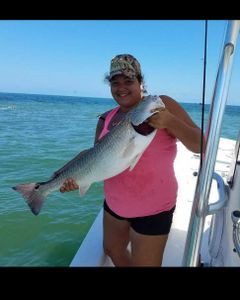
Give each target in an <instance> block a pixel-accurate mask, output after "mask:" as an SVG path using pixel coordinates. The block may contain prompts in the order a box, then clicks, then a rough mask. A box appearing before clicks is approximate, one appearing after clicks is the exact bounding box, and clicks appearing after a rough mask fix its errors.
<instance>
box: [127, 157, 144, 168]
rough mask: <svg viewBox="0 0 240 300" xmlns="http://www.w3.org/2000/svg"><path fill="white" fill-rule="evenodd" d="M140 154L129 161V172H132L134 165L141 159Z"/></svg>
mask: <svg viewBox="0 0 240 300" xmlns="http://www.w3.org/2000/svg"><path fill="white" fill-rule="evenodd" d="M141 156H142V153H140V154H138V155H137V156H135V157H134V159H133V160H132V161H131V164H130V168H129V171H132V170H133V169H134V167H135V166H136V164H137V163H138V161H139V159H140V158H141Z"/></svg>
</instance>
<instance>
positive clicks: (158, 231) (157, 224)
mask: <svg viewBox="0 0 240 300" xmlns="http://www.w3.org/2000/svg"><path fill="white" fill-rule="evenodd" d="M103 207H104V210H105V211H107V212H108V213H109V214H110V215H111V216H113V217H115V218H116V219H118V220H126V221H128V222H129V223H130V226H131V227H132V228H133V229H134V230H135V231H136V232H138V233H141V234H146V235H162V234H169V232H170V229H171V225H172V218H173V212H174V210H175V206H174V207H173V208H172V209H170V210H168V211H163V212H160V213H158V214H156V215H151V216H146V217H136V218H124V217H120V216H119V215H117V214H115V212H113V211H112V210H111V209H110V208H109V206H108V205H107V203H106V200H105V201H104V203H103Z"/></svg>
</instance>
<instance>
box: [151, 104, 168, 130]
mask: <svg viewBox="0 0 240 300" xmlns="http://www.w3.org/2000/svg"><path fill="white" fill-rule="evenodd" d="M152 112H157V113H155V114H154V115H153V116H151V117H150V118H149V120H148V124H149V125H150V126H152V127H153V128H155V129H161V128H167V127H168V126H169V124H170V123H171V120H172V119H173V118H174V116H173V115H172V114H171V113H170V112H169V110H168V109H166V108H160V109H154V110H153V111H152Z"/></svg>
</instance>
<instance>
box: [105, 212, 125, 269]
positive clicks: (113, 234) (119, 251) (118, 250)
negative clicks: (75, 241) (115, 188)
mask: <svg viewBox="0 0 240 300" xmlns="http://www.w3.org/2000/svg"><path fill="white" fill-rule="evenodd" d="M129 229H130V224H129V222H128V221H126V220H119V219H117V218H115V217H113V216H112V215H110V214H109V213H108V212H106V211H105V210H104V215H103V247H104V251H105V253H106V254H107V255H108V256H109V257H110V258H111V259H112V261H113V263H114V265H115V266H118V267H123V266H129V265H130V253H129V251H128V250H127V246H128V243H129Z"/></svg>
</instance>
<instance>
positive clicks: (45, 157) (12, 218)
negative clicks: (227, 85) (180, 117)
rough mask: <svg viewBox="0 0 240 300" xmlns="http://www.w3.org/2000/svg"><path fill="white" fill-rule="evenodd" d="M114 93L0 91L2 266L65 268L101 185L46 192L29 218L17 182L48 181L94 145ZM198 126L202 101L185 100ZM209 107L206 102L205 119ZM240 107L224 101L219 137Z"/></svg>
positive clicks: (239, 123)
mask: <svg viewBox="0 0 240 300" xmlns="http://www.w3.org/2000/svg"><path fill="white" fill-rule="evenodd" d="M115 106H116V103H115V102H114V101H113V100H112V99H103V98H84V97H67V96H49V95H30V94H9V93H0V243H1V246H0V266H69V264H70V262H71V260H72V259H73V256H74V255H75V253H76V251H77V249H78V248H79V246H80V244H81V242H82V241H83V239H84V237H85V235H86V234H87V232H88V230H89V229H90V227H91V224H92V222H93V221H94V219H95V217H96V215H97V213H98V212H99V210H100V208H101V206H102V202H103V184H102V183H95V184H93V185H92V186H91V188H90V189H89V190H88V192H87V193H86V195H85V196H84V197H82V198H80V197H79V193H78V191H74V192H71V193H64V194H61V193H59V192H54V193H52V194H50V195H49V196H48V198H47V200H46V201H45V203H44V206H43V208H42V210H41V213H40V214H39V215H38V216H37V217H36V216H34V215H33V214H32V213H31V212H30V210H29V208H28V206H27V205H26V203H25V201H24V200H23V198H22V197H21V196H20V194H19V193H16V192H15V191H14V190H12V189H11V187H12V186H15V185H17V184H19V183H28V182H39V181H45V180H47V179H48V178H49V177H50V176H51V174H52V173H53V172H54V171H55V170H57V169H58V168H60V167H61V166H62V165H63V164H65V163H66V162H67V161H69V160H70V159H72V158H73V157H74V156H75V155H77V154H78V153H79V152H80V151H82V150H84V149H87V148H89V147H91V146H92V145H93V142H94V136H95V127H96V124H97V121H98V117H97V116H98V115H99V114H101V113H103V112H105V111H107V110H109V109H111V108H113V107H115ZM182 106H183V107H184V108H185V109H186V110H187V111H188V113H189V114H190V115H191V117H192V118H193V120H194V121H195V122H196V123H197V124H198V125H200V122H201V106H200V105H199V104H190V103H188V104H187V103H182ZM208 111H209V107H206V117H205V118H206V119H207V115H208ZM239 128H240V107H239V106H227V107H226V114H225V117H224V122H223V128H222V137H225V138H230V139H235V138H236V137H237V134H238V130H239Z"/></svg>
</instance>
